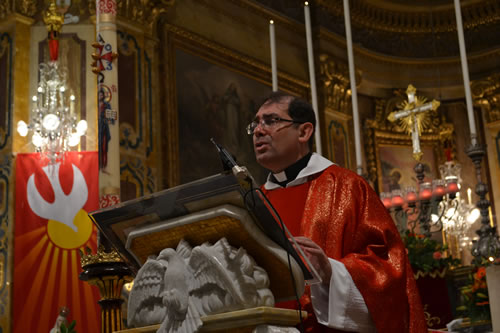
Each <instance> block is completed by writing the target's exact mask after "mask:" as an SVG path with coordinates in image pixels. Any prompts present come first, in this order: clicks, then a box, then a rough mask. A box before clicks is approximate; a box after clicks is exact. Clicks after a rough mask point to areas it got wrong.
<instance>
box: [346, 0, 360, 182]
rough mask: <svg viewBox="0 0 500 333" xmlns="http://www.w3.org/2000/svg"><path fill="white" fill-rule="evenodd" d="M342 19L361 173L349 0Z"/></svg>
mask: <svg viewBox="0 0 500 333" xmlns="http://www.w3.org/2000/svg"><path fill="white" fill-rule="evenodd" d="M344 20H345V35H346V41H347V58H348V60H349V80H350V81H351V100H352V121H353V125H354V147H355V149H356V172H357V173H358V175H361V174H363V160H362V157H361V135H360V129H359V112H358V91H357V89H356V72H355V71H354V56H353V52H352V32H351V14H350V10H349V0H344Z"/></svg>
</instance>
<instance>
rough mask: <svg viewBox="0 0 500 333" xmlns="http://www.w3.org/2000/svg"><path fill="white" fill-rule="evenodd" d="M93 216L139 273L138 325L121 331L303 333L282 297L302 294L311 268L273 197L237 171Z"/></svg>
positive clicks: (132, 321) (131, 316) (133, 305)
mask: <svg viewBox="0 0 500 333" xmlns="http://www.w3.org/2000/svg"><path fill="white" fill-rule="evenodd" d="M90 215H91V217H92V218H93V220H94V222H95V223H96V225H97V226H98V228H99V229H100V231H101V233H102V234H103V235H104V236H105V237H106V238H107V239H108V240H109V241H110V242H111V243H112V244H113V245H114V246H115V248H116V249H117V251H118V252H119V253H120V254H121V255H122V257H123V259H124V260H125V261H126V263H127V264H128V266H129V267H130V268H131V270H132V271H133V272H134V273H135V274H136V277H135V280H134V286H133V289H132V291H131V293H130V297H129V304H128V305H129V306H128V323H129V326H131V327H136V328H135V329H130V330H126V331H122V332H159V333H167V332H209V331H210V332H217V331H220V332H230V331H234V332H296V330H295V329H294V328H290V327H293V326H294V325H295V324H297V323H298V322H299V320H300V319H299V313H298V312H297V311H294V310H284V309H277V308H273V306H274V302H275V301H284V300H290V299H295V298H296V297H300V296H301V295H302V294H303V292H304V286H305V281H306V280H313V279H314V278H313V274H312V273H311V270H310V268H309V267H308V265H307V264H306V263H305V262H304V259H303V257H301V256H300V255H299V254H298V253H297V252H296V251H295V249H294V247H293V246H292V245H291V243H290V242H289V240H288V237H289V235H287V234H286V232H285V230H283V229H282V228H281V227H280V223H279V218H278V217H277V215H276V213H274V210H273V209H272V207H271V205H270V203H268V202H267V200H266V199H265V197H264V196H263V195H262V193H261V192H260V191H259V190H258V189H249V188H247V187H244V186H241V185H240V183H239V182H238V179H237V178H236V177H235V176H234V175H233V174H231V173H223V174H218V175H215V176H211V177H208V178H204V179H201V180H198V181H195V182H192V183H188V184H184V185H181V186H178V187H175V188H171V189H167V190H164V191H161V192H158V193H155V194H152V195H149V196H146V197H142V198H139V199H135V200H131V201H128V202H124V203H121V204H119V205H117V206H114V207H110V208H106V209H103V210H99V211H96V212H94V213H92V214H90ZM304 315H305V313H303V314H302V316H304ZM287 327H289V328H287Z"/></svg>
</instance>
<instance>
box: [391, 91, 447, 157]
mask: <svg viewBox="0 0 500 333" xmlns="http://www.w3.org/2000/svg"><path fill="white" fill-rule="evenodd" d="M416 92H417V89H416V88H415V87H414V86H412V85H411V84H410V85H408V89H406V94H407V95H408V101H404V102H403V103H402V104H401V105H400V110H398V111H393V112H391V113H390V114H389V116H388V117H387V119H388V120H389V121H391V122H395V121H396V120H399V124H400V126H401V127H402V128H403V129H405V130H406V131H407V132H408V133H409V134H410V135H411V141H412V146H413V158H414V159H415V160H416V161H417V162H420V160H421V159H422V155H423V153H422V151H421V150H420V135H421V134H422V129H423V127H424V125H425V124H426V123H427V122H428V121H429V119H428V118H427V113H426V112H427V111H429V110H437V108H438V107H439V105H440V104H441V103H440V102H438V101H436V100H435V99H434V100H432V102H428V103H425V102H426V100H427V99H426V98H425V97H420V98H419V97H418V96H415V93H416Z"/></svg>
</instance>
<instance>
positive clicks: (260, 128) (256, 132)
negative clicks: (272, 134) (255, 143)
mask: <svg viewBox="0 0 500 333" xmlns="http://www.w3.org/2000/svg"><path fill="white" fill-rule="evenodd" d="M265 133H266V130H265V129H264V127H263V126H262V123H259V124H258V125H257V127H255V128H254V130H253V135H255V136H256V137H259V136H263V135H264V134H265Z"/></svg>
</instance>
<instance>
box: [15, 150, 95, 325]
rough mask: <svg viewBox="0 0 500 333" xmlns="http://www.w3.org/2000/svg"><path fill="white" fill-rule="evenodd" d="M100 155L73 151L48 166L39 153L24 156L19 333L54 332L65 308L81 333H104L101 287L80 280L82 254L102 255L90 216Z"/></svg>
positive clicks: (18, 236)
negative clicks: (98, 252)
mask: <svg viewBox="0 0 500 333" xmlns="http://www.w3.org/2000/svg"><path fill="white" fill-rule="evenodd" d="M98 205H99V187H98V156H97V152H70V153H66V154H65V158H64V161H63V162H58V163H57V164H56V165H53V166H47V161H46V160H45V161H44V160H43V159H41V158H40V155H39V154H18V155H17V162H16V214H15V215H16V216H15V232H14V236H15V240H14V297H13V299H14V307H13V316H14V320H13V324H14V325H13V327H14V331H13V332H14V333H24V332H49V331H50V330H51V329H52V328H53V327H54V324H55V321H56V318H57V316H58V313H59V309H60V308H61V307H63V306H66V307H68V308H69V309H70V313H69V316H68V322H71V321H72V320H73V319H74V320H76V327H75V329H76V331H77V332H79V333H95V332H99V331H100V308H99V306H98V304H97V300H99V299H100V296H99V292H98V290H97V288H96V287H93V286H90V285H88V284H87V283H85V282H83V281H80V280H79V279H78V275H79V274H80V272H81V265H80V253H79V251H78V249H81V250H84V249H85V248H86V247H89V248H91V249H92V252H93V253H95V251H96V228H95V226H94V225H93V223H92V222H91V220H90V218H89V217H88V215H87V214H88V212H91V211H93V210H96V209H98V208H99V207H98Z"/></svg>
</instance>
